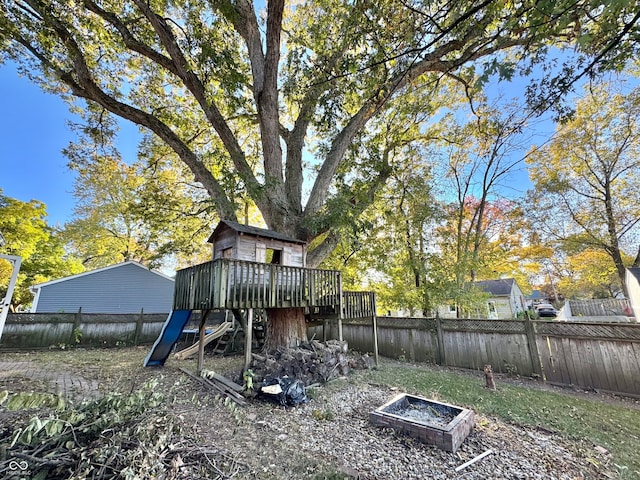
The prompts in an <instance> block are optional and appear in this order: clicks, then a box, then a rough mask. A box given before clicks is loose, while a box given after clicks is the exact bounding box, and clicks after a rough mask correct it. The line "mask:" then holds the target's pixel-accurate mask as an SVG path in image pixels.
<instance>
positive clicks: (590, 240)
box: [528, 83, 640, 294]
mask: <svg viewBox="0 0 640 480" xmlns="http://www.w3.org/2000/svg"><path fill="white" fill-rule="evenodd" d="M639 119H640V89H638V88H636V89H633V90H631V91H630V92H629V93H628V94H623V93H621V91H620V89H619V88H617V87H616V85H614V84H612V83H603V84H600V85H591V86H590V87H589V88H588V89H587V91H586V92H585V97H584V98H582V99H581V100H580V101H579V102H578V103H577V109H576V115H575V118H573V119H572V120H570V121H568V122H567V123H566V124H565V125H561V126H560V127H558V130H557V132H556V135H555V137H554V138H553V140H552V141H551V142H550V143H549V144H548V145H546V146H545V147H542V148H539V149H535V150H534V151H532V152H531V154H530V155H529V158H528V162H529V164H530V175H531V178H532V181H533V182H534V185H535V190H533V191H531V192H530V194H529V204H530V206H531V208H530V216H531V218H533V219H534V222H535V224H536V225H537V226H538V228H539V229H540V231H541V232H542V233H543V234H544V235H546V236H547V238H549V239H551V240H553V241H555V243H556V245H559V246H562V244H563V243H564V244H565V246H566V244H567V243H571V244H572V245H573V247H572V249H573V251H574V252H588V251H596V252H597V251H599V252H603V253H606V254H607V255H608V256H609V257H610V258H611V260H612V262H613V265H614V266H615V268H616V271H617V275H618V278H619V282H620V284H621V285H622V286H623V289H624V291H625V294H627V292H626V287H625V267H626V266H638V265H640V241H639V239H640V203H638V201H637V188H638V185H640V123H639ZM625 256H628V257H630V258H631V261H630V262H625Z"/></svg>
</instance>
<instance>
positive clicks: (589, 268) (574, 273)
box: [558, 249, 622, 299]
mask: <svg viewBox="0 0 640 480" xmlns="http://www.w3.org/2000/svg"><path fill="white" fill-rule="evenodd" d="M564 265H565V270H564V271H565V273H566V275H565V276H564V277H563V278H560V279H559V281H558V290H559V291H561V292H562V294H563V295H564V297H565V298H577V299H583V298H614V297H616V296H617V295H618V294H620V293H621V292H622V284H621V283H620V277H619V276H618V272H617V270H616V266H615V265H614V263H613V261H612V260H611V257H610V256H609V255H608V254H607V253H606V252H603V251H602V250H592V249H586V250H583V251H581V252H578V253H576V254H574V255H570V256H568V257H567V258H566V263H565V264H564Z"/></svg>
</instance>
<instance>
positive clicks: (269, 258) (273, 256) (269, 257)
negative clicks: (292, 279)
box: [265, 248, 282, 265]
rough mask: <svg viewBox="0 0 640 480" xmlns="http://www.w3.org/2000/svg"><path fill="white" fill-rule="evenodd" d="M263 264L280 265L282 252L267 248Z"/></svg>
mask: <svg viewBox="0 0 640 480" xmlns="http://www.w3.org/2000/svg"><path fill="white" fill-rule="evenodd" d="M265 263H271V264H274V265H280V264H281V263H282V250H275V249H273V248H267V251H266V261H265Z"/></svg>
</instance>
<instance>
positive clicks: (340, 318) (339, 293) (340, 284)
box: [338, 272, 344, 342]
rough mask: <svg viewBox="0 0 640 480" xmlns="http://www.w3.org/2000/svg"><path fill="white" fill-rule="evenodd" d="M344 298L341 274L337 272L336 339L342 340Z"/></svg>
mask: <svg viewBox="0 0 640 480" xmlns="http://www.w3.org/2000/svg"><path fill="white" fill-rule="evenodd" d="M343 308H344V298H343V297H342V275H341V274H340V272H338V340H340V341H341V342H342V340H343V339H342V316H343V312H342V310H343Z"/></svg>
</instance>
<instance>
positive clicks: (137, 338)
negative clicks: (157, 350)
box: [133, 308, 144, 345]
mask: <svg viewBox="0 0 640 480" xmlns="http://www.w3.org/2000/svg"><path fill="white" fill-rule="evenodd" d="M143 325H144V308H141V309H140V315H138V321H137V322H136V333H135V334H134V335H133V344H134V345H138V342H139V341H140V335H141V334H142V326H143Z"/></svg>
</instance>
